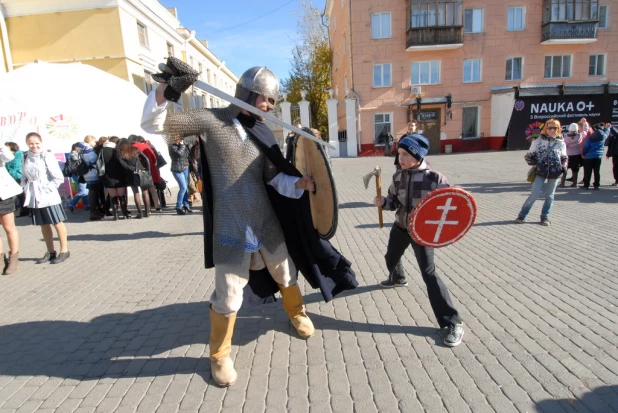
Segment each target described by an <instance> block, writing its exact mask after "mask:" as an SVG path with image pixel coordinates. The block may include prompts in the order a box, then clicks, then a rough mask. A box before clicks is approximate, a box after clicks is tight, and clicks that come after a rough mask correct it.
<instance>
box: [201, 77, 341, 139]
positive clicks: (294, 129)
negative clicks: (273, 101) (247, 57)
mask: <svg viewBox="0 0 618 413" xmlns="http://www.w3.org/2000/svg"><path fill="white" fill-rule="evenodd" d="M194 85H195V86H197V87H198V88H200V89H202V90H203V91H205V92H208V93H210V94H211V95H215V96H216V97H218V98H221V99H224V100H227V101H228V102H230V103H232V104H234V105H236V106H238V107H239V108H241V109H244V110H246V111H247V112H251V113H253V114H254V115H258V116H261V117H263V118H264V119H268V120H269V121H271V122H272V123H275V124H277V125H279V126H282V127H283V128H285V129H288V130H291V131H292V132H294V133H297V134H299V135H301V136H302V137H304V138H307V139H309V140H312V141H314V142H316V143H319V144H320V145H322V146H326V147H327V148H330V149H336V148H335V147H334V146H333V145H331V144H329V143H328V142H325V141H323V140H321V139H318V138H316V137H315V136H313V135H311V134H309V133H307V132H305V131H304V130H302V129H298V128H297V127H295V126H292V125H289V124H287V123H286V122H284V121H282V120H281V119H279V118H277V117H275V116H273V115H271V114H270V113H266V112H262V111H261V110H259V109H258V108H256V107H255V106H251V105H250V104H248V103H245V102H243V101H242V100H240V99H238V98H235V97H234V96H231V95H228V94H227V93H225V92H224V91H222V90H219V89H217V88H215V87H213V86H210V85H209V84H208V83H206V82H203V81H201V80H198V81H196V82H195V83H194Z"/></svg>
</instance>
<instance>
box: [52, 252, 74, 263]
mask: <svg viewBox="0 0 618 413" xmlns="http://www.w3.org/2000/svg"><path fill="white" fill-rule="evenodd" d="M70 256H71V252H69V251H67V252H61V253H60V254H58V256H57V257H56V258H54V259H53V260H51V261H50V262H49V263H50V264H60V263H61V262H64V261H65V260H66V259H67V258H69V257H70Z"/></svg>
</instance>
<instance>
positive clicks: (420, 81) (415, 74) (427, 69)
mask: <svg viewBox="0 0 618 413" xmlns="http://www.w3.org/2000/svg"><path fill="white" fill-rule="evenodd" d="M410 83H411V84H413V85H437V84H438V83H440V61H439V60H433V61H431V62H413V63H412V67H411V75H410Z"/></svg>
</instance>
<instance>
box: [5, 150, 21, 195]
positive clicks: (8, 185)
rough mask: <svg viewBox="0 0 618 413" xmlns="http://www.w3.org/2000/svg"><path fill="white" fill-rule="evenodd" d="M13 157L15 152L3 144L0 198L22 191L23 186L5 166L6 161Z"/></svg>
mask: <svg viewBox="0 0 618 413" xmlns="http://www.w3.org/2000/svg"><path fill="white" fill-rule="evenodd" d="M13 158H15V155H14V154H13V152H11V150H10V149H9V148H8V147H7V146H4V145H2V147H1V148H0V199H2V200H5V199H9V198H11V197H14V196H15V195H19V194H21V193H22V189H21V187H20V186H19V184H18V183H17V182H15V180H14V179H13V177H12V176H11V175H9V171H7V170H6V167H5V166H4V164H5V163H7V162H10V161H12V160H13Z"/></svg>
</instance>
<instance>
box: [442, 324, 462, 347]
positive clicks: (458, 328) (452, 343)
mask: <svg viewBox="0 0 618 413" xmlns="http://www.w3.org/2000/svg"><path fill="white" fill-rule="evenodd" d="M444 330H445V334H444V345H445V346H448V347H457V346H458V345H460V344H461V340H463V335H464V326H463V323H458V324H455V325H450V326H448V327H444Z"/></svg>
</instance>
